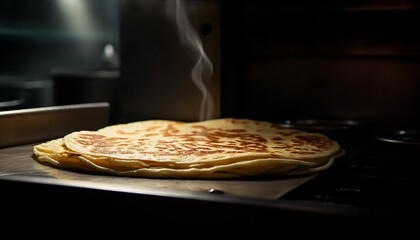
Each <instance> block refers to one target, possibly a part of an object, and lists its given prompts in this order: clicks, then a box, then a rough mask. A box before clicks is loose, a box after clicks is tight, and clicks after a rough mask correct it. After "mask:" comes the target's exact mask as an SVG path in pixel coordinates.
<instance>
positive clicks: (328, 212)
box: [0, 175, 400, 220]
mask: <svg viewBox="0 0 420 240" xmlns="http://www.w3.org/2000/svg"><path fill="white" fill-rule="evenodd" d="M7 182H14V183H18V184H19V183H20V184H29V185H31V184H32V185H33V184H36V185H43V186H44V187H45V186H50V187H54V186H56V187H60V188H61V189H67V190H69V189H85V190H98V191H101V192H109V193H114V194H116V195H118V194H129V195H131V196H138V197H140V198H141V197H144V196H147V197H153V198H156V197H157V198H164V199H183V200H187V201H199V202H211V203H216V204H217V203H220V204H233V205H239V206H242V207H253V208H258V209H271V210H273V211H279V212H288V213H290V212H294V213H301V214H302V213H309V214H312V215H315V216H323V217H330V218H336V217H337V216H339V217H341V218H343V217H351V219H353V218H357V219H361V218H364V219H365V220H366V219H369V220H370V219H387V218H389V217H395V216H397V217H398V216H399V215H400V214H399V213H398V212H389V211H383V210H382V209H381V208H371V207H363V206H348V205H328V206H326V205H325V204H323V203H317V202H307V201H296V200H289V199H281V198H280V199H278V200H276V201H273V200H269V199H261V198H257V197H243V196H235V195H230V194H220V193H218V192H217V191H216V192H212V191H208V192H192V191H179V190H171V189H163V190H162V189H152V188H150V189H146V188H143V189H127V188H124V187H121V186H107V187H106V188H104V187H103V186H102V185H101V184H100V183H95V182H88V183H87V182H85V181H77V180H64V181H54V179H48V178H42V177H33V176H30V177H28V176H14V175H10V176H2V177H0V184H1V183H3V184H4V183H7ZM29 188H31V189H33V187H29Z"/></svg>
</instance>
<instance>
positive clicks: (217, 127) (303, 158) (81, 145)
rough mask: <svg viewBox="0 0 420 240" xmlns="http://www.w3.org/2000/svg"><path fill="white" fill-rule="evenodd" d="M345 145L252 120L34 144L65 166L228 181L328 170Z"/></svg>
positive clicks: (156, 124) (159, 125) (132, 126)
mask: <svg viewBox="0 0 420 240" xmlns="http://www.w3.org/2000/svg"><path fill="white" fill-rule="evenodd" d="M339 149H340V147H339V145H338V144H337V143H336V142H334V141H332V140H330V139H329V138H327V137H326V136H324V135H322V134H319V133H308V132H304V131H300V130H295V129H288V128H282V127H279V126H278V125H275V124H272V123H269V122H262V121H254V120H248V119H231V118H227V119H215V120H208V121H202V122H191V123H184V122H176V121H167V120H149V121H140V122H133V123H128V124H119V125H113V126H109V127H105V128H102V129H100V130H98V131H79V132H73V133H70V134H68V135H66V136H65V137H64V138H60V139H55V140H52V141H49V142H46V143H43V144H40V145H37V146H35V147H34V154H35V156H36V159H37V160H38V161H39V162H41V163H47V164H52V165H54V166H56V167H59V168H71V169H80V170H86V171H90V172H98V173H106V174H113V175H123V176H141V177H156V178H229V177H243V176H254V175H265V174H288V175H291V174H304V173H310V172H316V171H320V170H324V169H326V168H328V167H329V166H331V164H332V163H333V159H334V157H336V156H337V155H338V153H339V152H340V151H339Z"/></svg>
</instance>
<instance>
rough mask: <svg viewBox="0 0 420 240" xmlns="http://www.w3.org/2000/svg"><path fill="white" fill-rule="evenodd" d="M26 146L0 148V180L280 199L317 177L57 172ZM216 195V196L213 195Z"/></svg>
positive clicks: (151, 191)
mask: <svg viewBox="0 0 420 240" xmlns="http://www.w3.org/2000/svg"><path fill="white" fill-rule="evenodd" d="M35 145H36V144H27V145H21V146H14V147H8V148H0V180H1V179H4V180H14V181H25V182H32V183H40V184H54V185H62V186H71V187H82V188H92V189H100V190H111V191H122V192H128V193H133V194H152V195H161V196H168V197H173V196H174V197H176V196H178V197H192V198H194V197H197V196H198V197H201V198H202V197H203V196H208V195H209V194H210V193H209V190H210V189H215V190H216V191H214V192H216V193H223V194H216V195H219V196H221V195H223V196H224V197H226V196H235V197H239V198H241V199H242V198H245V199H262V200H277V199H279V198H280V197H281V196H282V195H284V194H285V193H287V192H289V191H290V190H292V189H294V188H296V187H297V186H299V185H301V184H302V183H304V182H306V181H308V180H309V179H311V178H313V177H314V176H315V175H307V176H298V177H287V178H286V177H281V176H275V177H273V176H272V177H260V178H245V179H221V180H206V179H198V180H197V179H151V178H134V177H121V176H108V175H98V174H91V173H84V172H76V171H70V170H63V169H57V168H54V167H50V166H47V165H43V164H41V163H39V162H37V161H36V160H35V159H34V158H33V152H32V148H33V146H35ZM213 195H215V194H213Z"/></svg>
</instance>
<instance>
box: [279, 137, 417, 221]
mask: <svg viewBox="0 0 420 240" xmlns="http://www.w3.org/2000/svg"><path fill="white" fill-rule="evenodd" d="M419 193H420V147H419V146H407V145H399V144H391V143H386V144H385V143H374V144H372V146H371V147H369V148H368V149H367V150H365V151H364V152H362V153H360V154H359V155H357V156H354V157H352V158H350V159H346V160H344V161H342V162H341V164H337V165H335V166H334V167H332V168H331V169H329V170H327V171H326V172H324V173H322V174H320V176H319V177H317V178H314V179H313V180H311V181H309V182H307V183H306V184H303V185H302V186H301V187H299V188H297V189H295V190H293V191H291V192H289V193H288V194H286V195H285V196H283V199H292V200H297V201H315V202H318V203H323V204H327V205H328V204H334V205H335V204H338V205H345V206H349V210H351V207H352V206H358V207H360V206H363V207H367V208H374V209H381V211H384V212H387V211H389V212H399V213H402V214H416V213H417V212H419V211H418V210H419V209H420V208H419V207H418V205H419V203H420V197H419V196H420V195H419Z"/></svg>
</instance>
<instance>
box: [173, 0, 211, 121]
mask: <svg viewBox="0 0 420 240" xmlns="http://www.w3.org/2000/svg"><path fill="white" fill-rule="evenodd" d="M166 12H167V14H168V17H169V18H170V19H173V20H174V21H175V23H176V26H177V28H178V33H179V38H180V40H181V43H182V45H183V46H184V47H185V48H187V49H188V50H189V51H190V52H191V53H192V55H193V57H194V61H195V65H194V67H193V68H192V70H191V79H192V81H193V82H194V84H195V85H196V86H197V88H198V89H199V90H200V92H201V94H202V100H201V106H200V114H199V120H200V121H203V120H207V119H212V118H214V102H213V98H212V96H211V94H210V92H209V91H208V89H207V87H206V85H205V84H204V83H205V82H207V81H209V80H210V79H211V77H212V75H213V65H212V63H211V61H210V59H209V58H208V56H207V54H206V53H205V51H204V48H203V44H202V42H201V39H200V36H199V35H198V33H197V32H196V31H195V29H194V27H193V26H192V25H191V22H190V21H189V19H188V16H187V12H186V11H185V6H184V1H183V0H166Z"/></svg>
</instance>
